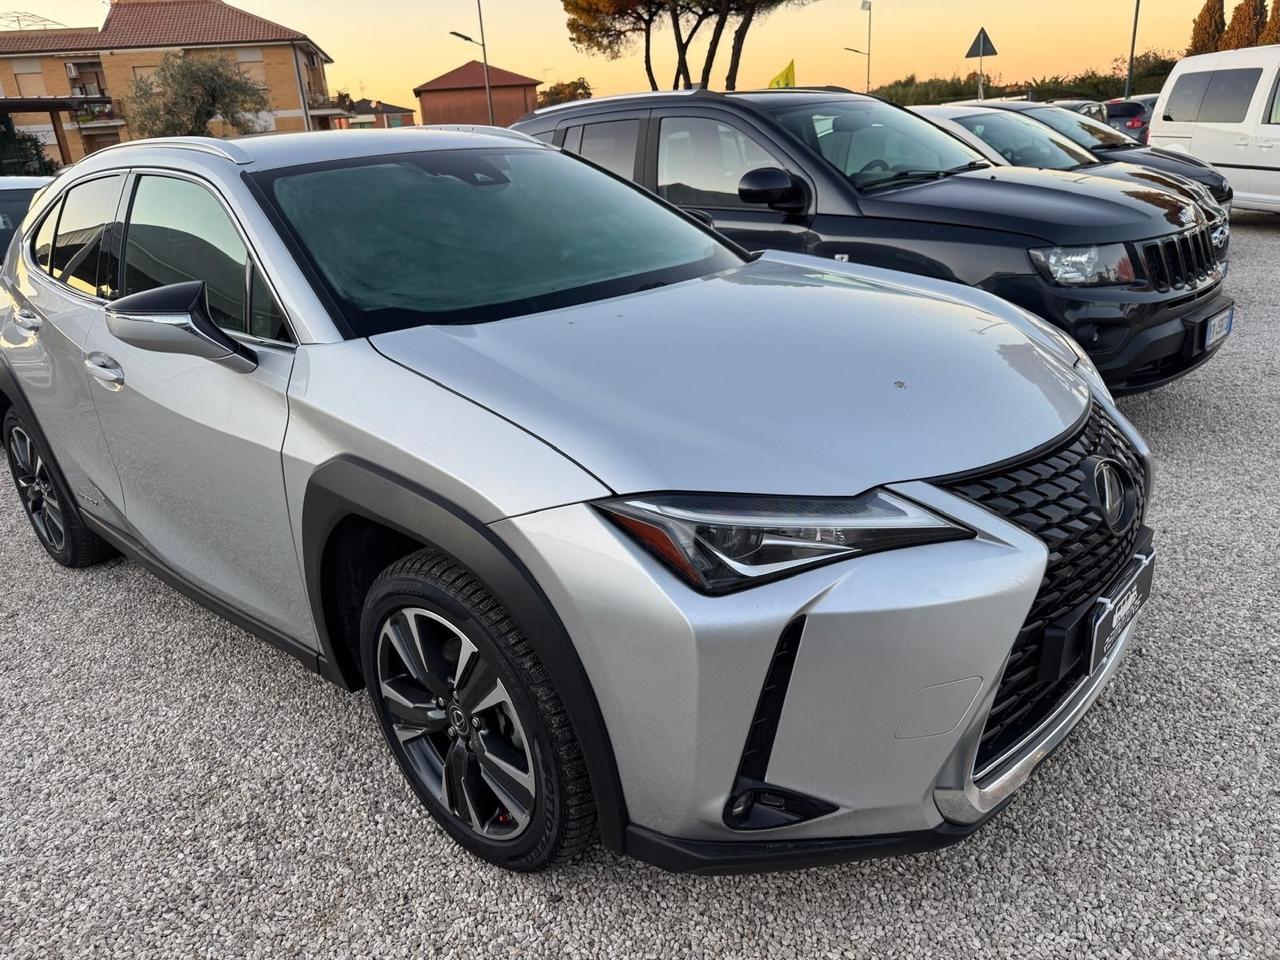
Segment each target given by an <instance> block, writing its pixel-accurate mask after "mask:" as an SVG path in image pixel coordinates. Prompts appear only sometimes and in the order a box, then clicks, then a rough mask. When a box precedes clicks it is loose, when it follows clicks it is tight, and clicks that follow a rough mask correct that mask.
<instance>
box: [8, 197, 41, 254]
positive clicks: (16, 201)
mask: <svg viewBox="0 0 1280 960" xmlns="http://www.w3.org/2000/svg"><path fill="white" fill-rule="evenodd" d="M35 194H36V192H35V191H34V190H3V191H0V260H3V259H4V254H5V251H6V250H8V249H9V241H10V240H12V239H13V234H14V231H16V230H17V229H18V224H19V223H21V222H22V218H23V217H25V216H26V215H27V209H28V208H29V207H30V206H31V198H32V197H34V196H35Z"/></svg>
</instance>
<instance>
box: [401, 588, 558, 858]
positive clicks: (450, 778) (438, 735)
mask: <svg viewBox="0 0 1280 960" xmlns="http://www.w3.org/2000/svg"><path fill="white" fill-rule="evenodd" d="M377 664H378V685H379V692H380V695H381V699H382V705H383V708H384V710H385V712H386V716H387V718H388V721H389V722H390V725H391V728H392V730H393V732H394V733H395V736H396V740H397V741H398V742H399V746H400V748H401V749H402V750H403V751H404V754H405V756H406V758H407V759H408V762H409V765H410V766H411V767H412V769H413V771H414V772H415V774H416V775H417V776H418V778H419V779H420V781H421V782H422V783H423V784H424V785H425V786H426V787H427V789H428V790H429V791H430V792H431V793H432V794H433V795H434V796H435V797H436V799H437V800H438V801H439V802H440V804H441V806H443V807H444V808H445V810H447V811H448V813H449V815H450V816H451V817H452V818H453V819H454V820H455V821H456V822H457V823H458V824H460V825H461V826H463V827H465V828H466V829H468V830H470V831H472V832H473V833H476V834H478V835H480V836H482V837H485V838H486V839H489V840H513V839H515V838H516V837H518V836H520V834H522V833H523V832H524V831H525V829H526V828H527V827H528V825H529V822H530V820H531V818H532V815H533V808H534V802H535V800H536V798H537V777H536V775H535V768H534V757H533V745H532V744H531V743H530V741H529V739H528V737H527V736H526V735H525V728H524V725H523V724H522V723H521V720H520V716H519V712H518V711H517V709H516V705H515V703H514V702H513V701H512V699H511V695H510V693H509V692H508V691H507V688H506V686H505V685H504V684H503V682H502V680H501V679H499V677H498V675H497V674H496V673H495V672H494V670H493V668H492V666H491V665H490V664H489V662H488V661H487V660H486V659H485V658H484V656H483V655H482V654H481V653H480V651H479V650H478V649H477V648H476V645H475V644H474V643H472V642H471V640H470V639H468V637H467V636H466V634H465V633H463V632H462V631H461V630H459V629H458V628H457V627H455V626H454V625H453V624H451V623H450V622H449V621H447V620H446V619H444V618H443V617H441V616H440V615H438V614H436V613H433V612H432V611H430V610H426V609H423V608H421V607H403V608H401V609H399V610H396V611H394V612H392V613H391V614H390V615H389V616H388V617H387V618H386V619H385V620H384V621H383V622H382V625H381V626H380V627H379V630H378V656H377Z"/></svg>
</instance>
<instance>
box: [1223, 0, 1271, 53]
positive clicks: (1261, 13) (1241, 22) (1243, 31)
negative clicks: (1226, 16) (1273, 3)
mask: <svg viewBox="0 0 1280 960" xmlns="http://www.w3.org/2000/svg"><path fill="white" fill-rule="evenodd" d="M1266 23H1267V0H1240V3H1239V4H1238V5H1237V6H1236V9H1235V11H1234V12H1233V13H1232V14H1231V22H1230V23H1228V24H1227V29H1226V32H1225V33H1223V35H1222V39H1221V40H1219V41H1218V49H1219V50H1241V49H1243V48H1244V47H1252V46H1254V45H1255V44H1257V42H1258V35H1259V34H1260V33H1262V28H1263V27H1264V26H1266Z"/></svg>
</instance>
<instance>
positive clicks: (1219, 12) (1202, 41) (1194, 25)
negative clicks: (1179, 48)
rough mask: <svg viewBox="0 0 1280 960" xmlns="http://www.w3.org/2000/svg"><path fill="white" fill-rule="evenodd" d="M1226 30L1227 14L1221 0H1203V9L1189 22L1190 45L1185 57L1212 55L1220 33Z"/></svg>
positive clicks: (1220, 35)
mask: <svg viewBox="0 0 1280 960" xmlns="http://www.w3.org/2000/svg"><path fill="white" fill-rule="evenodd" d="M1226 29H1227V14H1226V12H1225V10H1224V9H1223V6H1222V0H1204V7H1203V8H1201V10H1200V13H1199V14H1198V15H1197V16H1196V18H1195V20H1193V21H1192V22H1191V45H1190V46H1189V47H1187V56H1188V57H1194V56H1195V55H1196V54H1200V53H1213V52H1214V51H1215V50H1217V49H1218V44H1219V43H1220V42H1221V40H1222V32H1223V31H1224V30H1226Z"/></svg>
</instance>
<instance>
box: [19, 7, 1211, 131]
mask: <svg viewBox="0 0 1280 960" xmlns="http://www.w3.org/2000/svg"><path fill="white" fill-rule="evenodd" d="M483 2H484V14H485V32H486V37H487V39H488V44H489V56H490V63H492V64H494V65H497V66H501V67H505V68H506V69H508V70H514V71H516V72H517V73H523V74H525V75H527V76H531V77H536V78H540V79H541V78H544V77H545V78H546V80H548V81H549V82H553V81H555V80H560V79H571V78H574V77H578V76H585V77H586V78H587V79H588V80H589V81H590V82H591V84H592V86H593V87H594V88H595V89H596V91H597V93H598V94H608V93H622V92H626V91H630V90H637V89H644V88H645V79H644V71H643V68H642V66H641V61H640V59H639V56H638V54H633V55H631V56H627V57H624V58H623V59H621V60H617V61H608V60H605V59H603V58H600V57H588V56H586V55H584V54H581V53H578V52H577V51H576V50H574V49H573V47H572V46H571V45H570V43H569V41H568V37H567V32H566V30H565V26H564V20H565V17H564V12H563V9H562V8H561V5H560V3H559V0H483ZM1202 3H1203V0H1145V2H1144V3H1143V4H1142V17H1141V20H1140V23H1139V28H1138V49H1139V50H1144V49H1147V48H1152V47H1154V48H1158V49H1167V50H1175V51H1180V50H1182V49H1184V48H1185V47H1186V45H1187V40H1188V39H1189V37H1190V34H1191V20H1192V18H1193V17H1194V16H1195V15H1196V13H1197V12H1198V11H1199V9H1200V7H1201V5H1202ZM235 5H236V6H239V7H242V8H243V9H245V10H249V11H251V12H253V13H256V14H259V15H261V16H264V17H267V18H269V19H272V20H275V21H277V22H279V23H283V24H285V25H286V26H289V27H292V28H294V29H296V30H300V31H302V32H304V33H306V34H307V35H308V36H310V37H311V39H312V40H314V41H315V42H316V43H318V44H319V45H320V46H321V47H322V48H323V49H324V50H325V51H327V52H328V53H329V55H330V56H332V57H333V59H334V61H335V62H334V63H333V65H332V66H330V67H329V74H328V75H329V85H330V88H331V89H332V90H334V91H336V90H339V89H346V90H348V91H350V92H351V94H352V95H353V96H356V97H359V96H361V95H363V96H368V97H371V98H374V99H382V100H387V101H390V102H393V103H397V104H400V105H404V106H416V104H415V103H414V102H413V101H414V98H413V94H412V92H411V91H412V90H413V88H414V86H416V85H417V84H419V83H421V82H423V81H424V80H428V79H430V78H431V77H434V76H437V75H438V74H441V73H444V72H445V71H446V70H449V69H451V68H453V67H455V66H457V65H458V64H460V63H462V62H464V61H466V60H468V59H471V58H472V57H473V56H474V57H475V58H476V59H479V56H478V55H479V48H478V47H472V46H470V45H468V44H466V43H464V42H463V41H461V40H458V39H455V38H454V37H451V36H449V31H450V30H458V31H460V32H462V33H468V34H472V35H473V36H474V35H476V34H477V28H476V4H475V0H372V2H368V3H348V2H343V3H338V2H336V0H235ZM12 6H16V7H17V8H20V9H21V8H25V9H29V10H33V11H38V12H39V13H40V14H41V15H42V16H46V17H50V18H52V19H54V20H57V21H59V22H61V23H64V24H66V25H68V26H90V25H98V24H101V22H102V19H103V17H104V16H105V15H106V4H105V3H103V2H102V0H36V2H34V3H32V2H31V0H18V2H17V3H16V4H13V5H12ZM1234 6H1235V3H1234V2H1233V0H1227V13H1228V16H1230V11H1231V8H1232V7H1234ZM860 7H861V4H860V0H813V2H811V3H809V4H807V5H805V6H802V7H797V8H794V9H784V10H782V11H780V12H778V13H775V14H773V15H772V16H770V17H769V18H768V19H766V20H762V21H758V22H757V23H756V24H755V26H754V27H753V28H752V32H751V35H750V39H749V40H748V42H747V49H746V53H745V55H744V57H743V66H742V71H741V75H740V77H739V84H738V85H739V87H740V88H746V87H756V86H764V85H766V84H767V83H768V81H769V79H770V78H771V77H772V76H774V75H775V74H776V73H778V72H779V71H780V70H781V69H782V68H783V67H785V66H786V65H787V62H788V61H789V60H791V59H792V58H794V59H795V61H796V79H797V82H798V83H801V84H820V83H833V84H839V85H842V86H849V87H852V88H854V89H858V90H861V89H862V88H863V85H864V79H865V69H866V67H865V65H864V61H863V59H862V58H861V57H858V56H855V55H854V54H851V53H845V52H844V51H843V49H842V48H843V47H845V46H851V47H860V48H861V47H864V46H865V44H866V40H867V15H866V14H865V13H863V12H862V11H861V9H860ZM1132 14H1133V5H1132V3H1131V2H1130V0H1071V2H1069V3H1066V2H1061V0H1055V2H1050V0H874V11H873V16H874V21H873V29H872V38H871V47H872V54H873V59H872V65H871V66H872V84H873V85H875V84H878V83H882V82H886V81H889V80H893V79H896V78H898V77H901V76H904V75H905V74H908V73H913V72H914V73H916V74H917V75H919V76H921V77H924V76H932V75H934V74H946V75H949V74H951V73H953V72H965V71H966V70H967V69H968V68H969V67H970V65H969V64H966V62H965V60H964V54H965V51H966V50H967V49H968V47H969V44H970V42H971V41H972V40H973V37H974V35H975V34H976V33H977V30H978V28H979V27H980V26H985V27H986V28H987V32H988V33H989V34H990V36H991V39H992V41H993V42H994V43H995V45H996V48H997V49H998V50H999V53H1000V55H999V56H998V57H996V58H994V59H993V60H989V61H988V62H987V73H988V74H989V75H991V76H994V77H996V78H1003V79H1004V80H1006V81H1015V80H1022V79H1026V78H1028V77H1032V76H1036V77H1040V76H1046V75H1053V74H1069V73H1075V72H1078V71H1080V70H1082V69H1085V68H1088V67H1095V68H1098V69H1100V70H1106V69H1108V68H1109V67H1110V65H1111V62H1112V60H1113V59H1114V58H1115V57H1119V56H1125V55H1127V53H1128V44H1129V28H1130V23H1131V17H1132ZM707 29H708V30H709V28H707ZM655 46H656V49H657V51H658V56H657V57H656V58H655V59H656V62H657V65H658V68H659V69H658V75H659V79H660V80H661V79H662V78H664V77H666V78H668V79H669V78H670V75H671V73H672V69H673V64H674V57H673V55H671V54H670V53H669V51H670V49H671V47H672V43H671V39H670V34H669V33H668V32H665V31H664V32H662V33H660V34H659V35H658V37H657V39H656V44H655ZM721 56H722V57H723V58H724V60H723V61H722V63H721V64H720V65H719V66H717V68H716V72H715V74H714V75H713V84H712V85H713V86H714V87H721V86H722V85H723V81H724V65H725V63H727V52H722V55H721ZM696 62H697V63H698V64H699V65H700V64H701V48H699V49H698V51H697V56H696Z"/></svg>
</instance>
